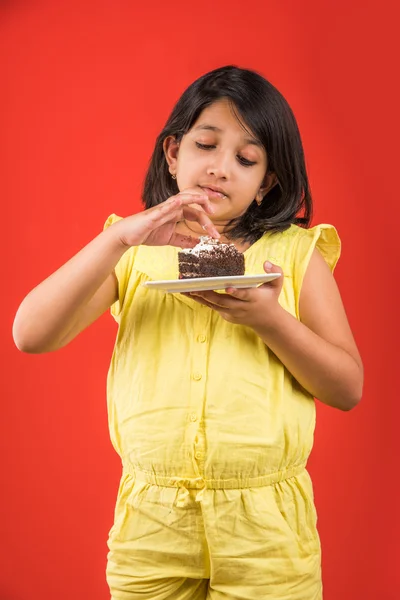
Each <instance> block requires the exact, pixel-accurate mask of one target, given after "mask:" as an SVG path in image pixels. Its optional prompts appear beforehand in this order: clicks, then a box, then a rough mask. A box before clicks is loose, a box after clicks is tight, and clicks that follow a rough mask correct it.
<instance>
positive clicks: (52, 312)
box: [13, 226, 128, 354]
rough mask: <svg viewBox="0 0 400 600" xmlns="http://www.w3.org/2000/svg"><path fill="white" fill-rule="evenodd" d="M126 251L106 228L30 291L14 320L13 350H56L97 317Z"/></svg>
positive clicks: (109, 300) (114, 288) (110, 299)
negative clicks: (115, 268) (72, 332)
mask: <svg viewBox="0 0 400 600" xmlns="http://www.w3.org/2000/svg"><path fill="white" fill-rule="evenodd" d="M127 250H128V247H127V246H125V245H124V244H123V243H122V242H121V240H120V238H119V235H118V230H117V233H116V228H114V226H111V227H110V228H109V229H107V230H106V231H104V232H102V233H100V235H98V236H97V237H96V238H94V240H92V241H91V242H90V243H89V244H88V245H87V246H85V247H84V248H83V249H82V250H81V251H80V252H78V253H77V254H76V255H75V256H73V257H72V258H71V259H70V260H69V261H68V262H67V263H65V264H64V265H63V266H62V267H60V268H59V269H58V270H57V271H55V273H53V274H52V275H50V276H49V277H48V278H47V279H45V280H44V281H43V282H42V283H40V284H39V285H38V286H37V287H35V288H34V289H33V290H32V291H31V292H29V294H28V295H27V296H26V297H25V298H24V300H23V301H22V303H21V305H20V306H19V308H18V311H17V314H16V316H15V319H14V325H13V337H14V342H15V344H16V346H17V347H18V349H19V350H21V351H22V352H27V353H29V354H41V353H44V352H52V351H54V350H58V349H59V348H61V347H62V346H65V345H66V344H67V343H68V342H69V341H70V340H71V339H72V337H71V336H70V335H69V334H70V332H71V331H72V330H74V334H75V335H77V334H78V333H79V331H80V330H82V329H84V328H85V327H86V326H88V325H89V324H90V323H91V322H93V321H95V320H96V318H98V317H100V315H101V314H102V313H103V312H104V311H105V310H107V308H108V307H109V306H111V304H113V303H114V302H115V301H116V300H117V299H118V285H117V280H116V277H115V274H114V273H113V269H114V267H115V265H116V264H117V262H118V261H119V259H120V258H121V256H122V255H123V254H124V253H125V252H126V251H127ZM76 325H77V327H76ZM75 335H73V337H75Z"/></svg>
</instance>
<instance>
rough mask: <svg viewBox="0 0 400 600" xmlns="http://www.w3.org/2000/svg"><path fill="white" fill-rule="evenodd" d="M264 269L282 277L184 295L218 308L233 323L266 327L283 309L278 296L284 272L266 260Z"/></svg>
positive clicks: (254, 327) (224, 317) (222, 315)
mask: <svg viewBox="0 0 400 600" xmlns="http://www.w3.org/2000/svg"><path fill="white" fill-rule="evenodd" d="M264 271H265V272H266V273H281V277H277V278H276V279H273V280H272V281H270V282H268V283H264V284H263V285H260V286H259V287H257V288H244V289H236V288H227V289H226V294H218V293H217V292H212V291H206V292H190V293H185V294H184V295H185V296H188V297H189V298H192V299H193V300H196V302H199V303H200V304H203V305H204V306H208V307H209V308H212V309H213V310H216V311H217V312H219V314H220V315H221V317H222V318H223V319H225V320H226V321H229V322H230V323H235V324H237V325H246V326H248V327H252V328H253V329H257V328H258V327H260V326H263V327H265V326H268V323H272V322H273V320H274V318H275V314H276V313H277V310H279V309H280V305H279V303H278V298H279V294H280V293H281V290H282V285H283V272H282V269H281V268H280V267H278V266H277V265H272V264H271V263H270V262H265V263H264Z"/></svg>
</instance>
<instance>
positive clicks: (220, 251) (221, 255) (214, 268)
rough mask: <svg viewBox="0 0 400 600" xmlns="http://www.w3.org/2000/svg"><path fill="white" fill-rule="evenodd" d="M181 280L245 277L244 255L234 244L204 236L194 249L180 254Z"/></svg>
mask: <svg viewBox="0 0 400 600" xmlns="http://www.w3.org/2000/svg"><path fill="white" fill-rule="evenodd" d="M178 263H179V279H192V278H197V277H225V276H232V275H244V255H243V254H242V252H239V251H238V250H236V248H235V246H234V245H233V244H224V243H222V242H220V241H219V240H215V239H214V238H212V237H208V236H204V237H201V238H200V242H199V243H198V244H197V246H195V247H194V248H185V249H184V250H180V251H179V252H178Z"/></svg>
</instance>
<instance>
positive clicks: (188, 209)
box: [112, 187, 220, 248]
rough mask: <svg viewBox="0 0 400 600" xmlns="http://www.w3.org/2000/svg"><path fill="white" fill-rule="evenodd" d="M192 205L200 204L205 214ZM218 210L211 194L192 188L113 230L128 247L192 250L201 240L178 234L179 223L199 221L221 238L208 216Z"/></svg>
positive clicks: (209, 233)
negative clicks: (169, 247)
mask: <svg viewBox="0 0 400 600" xmlns="http://www.w3.org/2000/svg"><path fill="white" fill-rule="evenodd" d="M191 204H198V205H200V206H201V207H203V208H204V211H202V210H198V209H197V208H194V207H193V206H190V205H191ZM213 212H214V209H213V207H212V204H211V202H210V200H209V198H208V196H207V194H206V193H205V192H204V191H203V190H202V189H201V188H200V187H199V188H190V189H187V190H184V191H182V192H180V193H179V194H177V195H176V196H171V198H168V200H166V201H165V202H162V203H161V204H158V205H157V206H153V207H152V208H149V209H147V210H144V211H143V212H140V213H137V214H135V215H131V216H130V217H126V218H125V219H122V220H121V221H118V222H117V223H115V224H114V225H112V227H115V228H117V227H119V237H120V240H121V242H122V243H123V244H124V245H125V246H127V247H131V246H140V245H141V244H145V245H147V246H167V245H171V246H180V247H181V248H192V247H193V246H195V245H196V244H197V243H198V241H199V240H198V239H196V238H192V237H190V236H185V235H181V234H178V233H176V231H175V227H176V224H177V223H178V222H179V221H182V220H183V219H187V220H189V221H197V223H200V225H201V226H202V227H203V229H204V230H205V232H206V235H210V236H212V237H214V238H219V237H220V234H219V233H218V231H217V230H216V228H215V227H214V225H213V223H212V221H211V220H210V218H209V217H208V216H207V213H208V214H212V213H213ZM116 231H117V229H116Z"/></svg>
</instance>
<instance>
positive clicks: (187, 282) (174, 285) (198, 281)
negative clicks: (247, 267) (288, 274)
mask: <svg viewBox="0 0 400 600" xmlns="http://www.w3.org/2000/svg"><path fill="white" fill-rule="evenodd" d="M280 276H281V274H280V273H263V274H262V275H240V276H237V275H233V276H231V277H197V278H193V279H170V280H167V281H146V282H145V283H144V284H143V285H144V286H146V287H149V288H153V289H156V290H163V291H164V292H172V293H182V292H204V291H206V290H225V289H226V288H228V287H235V288H253V287H257V286H259V285H261V284H262V283H266V282H268V281H272V280H273V279H276V278H277V277H280Z"/></svg>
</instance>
